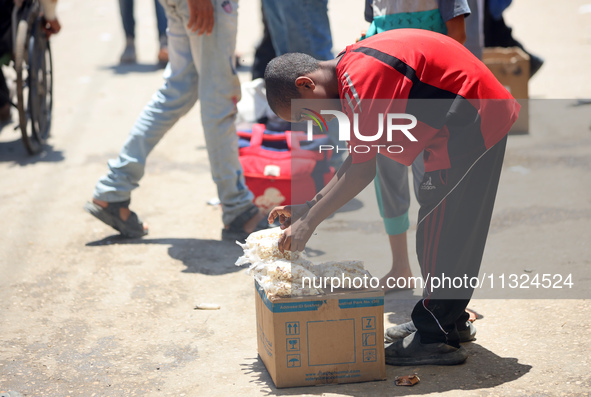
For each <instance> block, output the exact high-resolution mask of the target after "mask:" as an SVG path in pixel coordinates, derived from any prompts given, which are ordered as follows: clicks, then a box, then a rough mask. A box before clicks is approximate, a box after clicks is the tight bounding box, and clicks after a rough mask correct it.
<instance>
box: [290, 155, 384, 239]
mask: <svg viewBox="0 0 591 397" xmlns="http://www.w3.org/2000/svg"><path fill="white" fill-rule="evenodd" d="M375 175H376V158H375V157H374V158H372V159H371V160H368V161H365V162H363V163H356V164H352V159H351V156H349V157H348V158H347V159H346V160H345V162H344V163H343V166H342V167H341V168H340V169H339V171H338V173H337V175H335V178H333V180H331V182H330V183H329V184H328V185H326V186H325V187H324V188H323V189H322V191H321V192H320V193H318V194H317V195H316V197H315V199H314V205H313V206H312V208H311V209H310V210H309V211H308V212H307V213H306V214H305V215H304V216H303V217H302V218H300V219H298V220H297V221H295V222H294V223H293V225H291V226H290V227H289V228H287V229H286V230H285V232H284V233H283V235H282V237H281V239H280V240H279V249H280V250H281V251H284V250H290V251H302V250H303V249H304V247H305V246H306V243H307V242H308V240H309V239H310V237H311V236H312V233H313V232H314V230H315V229H316V228H317V227H318V225H319V224H320V222H322V221H323V220H325V219H326V218H328V217H329V216H330V215H331V214H333V213H334V212H335V211H336V210H338V209H339V208H341V207H342V206H343V205H345V204H347V203H348V202H349V201H350V200H351V199H352V198H353V197H355V196H357V195H358V194H359V192H361V191H362V190H363V189H364V188H365V187H366V186H367V185H368V184H369V183H370V182H371V181H372V180H373V179H374V177H375Z"/></svg>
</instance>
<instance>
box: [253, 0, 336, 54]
mask: <svg viewBox="0 0 591 397" xmlns="http://www.w3.org/2000/svg"><path fill="white" fill-rule="evenodd" d="M263 8H264V10H265V17H266V20H267V25H268V27H269V33H270V34H271V41H272V42H273V48H275V53H276V54H277V56H279V55H283V54H285V53H288V52H302V53H304V54H308V55H311V56H313V57H314V58H316V59H319V60H327V59H332V58H333V55H332V35H331V33H330V23H329V20H328V14H327V12H328V0H263Z"/></svg>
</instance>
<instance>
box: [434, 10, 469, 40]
mask: <svg viewBox="0 0 591 397" xmlns="http://www.w3.org/2000/svg"><path fill="white" fill-rule="evenodd" d="M437 5H438V7H439V13H440V14H441V18H442V19H443V21H444V22H445V27H446V28H447V35H448V36H449V37H451V38H452V39H454V40H456V41H458V42H459V43H460V44H464V43H465V42H466V26H465V24H464V18H465V17H467V16H468V15H470V7H469V6H468V1H467V0H438V1H437Z"/></svg>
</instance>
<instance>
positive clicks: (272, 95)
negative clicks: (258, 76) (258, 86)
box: [265, 52, 320, 113]
mask: <svg viewBox="0 0 591 397" xmlns="http://www.w3.org/2000/svg"><path fill="white" fill-rule="evenodd" d="M319 67H320V62H319V61H318V60H317V59H315V58H314V57H311V56H310V55H306V54H302V53H299V52H292V53H288V54H284V55H281V56H279V57H277V58H274V59H272V60H271V62H269V64H268V65H267V68H266V69H265V86H266V89H267V102H269V106H270V107H271V109H272V110H273V111H274V112H275V113H277V109H278V108H280V107H282V108H284V107H286V106H287V107H288V108H289V107H290V106H291V100H292V99H294V98H299V97H300V93H299V92H298V90H297V88H296V85H295V81H296V79H297V78H298V77H300V76H303V75H305V74H308V73H311V72H313V71H315V70H317V69H318V68H319Z"/></svg>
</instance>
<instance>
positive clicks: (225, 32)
mask: <svg viewBox="0 0 591 397" xmlns="http://www.w3.org/2000/svg"><path fill="white" fill-rule="evenodd" d="M212 3H213V5H214V13H215V14H214V15H215V21H214V28H213V32H212V33H211V35H209V36H206V35H203V36H199V35H197V34H196V33H193V32H191V31H189V30H188V29H187V28H186V26H187V24H188V22H189V10H188V7H187V1H186V0H163V1H162V4H163V5H164V8H165V10H166V15H167V17H168V51H169V63H168V65H167V66H166V69H165V70H164V80H165V81H164V85H163V86H162V87H161V88H160V89H159V90H158V91H157V92H156V93H155V94H154V95H153V96H152V100H151V101H150V102H149V103H148V104H147V105H146V106H145V107H144V109H143V110H142V112H141V113H140V115H139V117H138V119H137V121H136V122H135V124H134V126H133V127H132V129H131V131H130V133H129V136H128V138H127V141H126V142H125V145H124V146H123V149H121V152H120V153H119V157H118V158H117V159H114V160H110V161H109V163H108V164H109V172H108V173H107V175H105V176H103V177H102V178H101V179H100V180H99V181H98V183H97V185H96V188H95V191H94V197H95V198H97V199H99V200H104V201H107V202H120V201H125V200H127V199H129V198H130V195H131V191H132V190H133V189H135V188H136V187H138V183H139V180H140V179H141V178H142V176H143V175H144V168H145V164H146V159H147V157H148V154H149V153H150V152H151V151H152V149H153V148H154V146H156V144H157V143H158V142H159V141H160V139H162V137H163V136H164V134H166V132H167V131H168V130H169V129H170V128H171V127H172V126H173V125H174V123H176V121H177V120H178V119H179V118H181V117H182V116H183V115H185V114H186V113H187V112H188V111H189V110H190V109H191V108H192V107H193V105H195V103H196V102H197V99H201V120H202V123H203V131H204V134H205V143H206V145H207V152H208V155H209V162H210V166H211V174H212V177H213V180H214V182H215V183H216V185H217V190H218V195H219V198H220V201H221V202H222V209H223V222H224V224H226V225H227V224H229V223H231V222H232V221H233V220H234V219H235V218H236V217H237V216H238V215H240V214H242V213H243V212H244V211H246V210H247V209H248V208H249V207H250V206H252V205H253V204H252V200H253V195H252V193H251V192H250V191H249V190H248V189H247V188H246V185H245V182H244V175H243V172H242V167H241V166H240V162H239V160H238V137H237V135H236V128H235V126H234V122H235V118H236V105H235V103H236V102H238V101H239V100H240V82H239V80H238V76H236V71H235V69H234V50H235V47H236V33H237V25H238V24H237V22H238V11H237V9H238V3H237V2H236V1H228V0H212ZM222 4H223V5H224V6H223V7H222Z"/></svg>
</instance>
